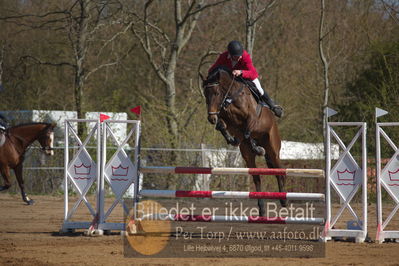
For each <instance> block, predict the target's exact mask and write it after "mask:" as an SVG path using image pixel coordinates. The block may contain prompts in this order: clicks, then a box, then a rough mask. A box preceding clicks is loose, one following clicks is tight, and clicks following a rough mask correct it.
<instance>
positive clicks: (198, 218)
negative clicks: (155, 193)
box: [140, 214, 324, 225]
mask: <svg viewBox="0 0 399 266" xmlns="http://www.w3.org/2000/svg"><path fill="white" fill-rule="evenodd" d="M140 220H142V221H143V220H147V221H148V220H154V221H155V220H156V221H158V220H162V221H176V222H238V223H257V224H318V225H323V224H324V219H323V218H293V217H285V218H284V217H272V218H270V217H262V216H222V215H184V214H147V215H144V216H143V217H142V218H141V219H140Z"/></svg>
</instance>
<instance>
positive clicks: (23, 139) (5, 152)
mask: <svg viewBox="0 0 399 266" xmlns="http://www.w3.org/2000/svg"><path fill="white" fill-rule="evenodd" d="M54 127H55V124H49V123H31V124H23V125H18V126H14V127H10V128H8V129H7V130H6V131H5V134H4V136H5V142H4V144H3V145H2V146H1V147H0V172H1V175H2V176H3V178H4V185H3V186H0V191H3V190H6V189H8V188H9V187H10V186H11V182H10V169H13V170H14V173H15V176H16V177H17V180H18V184H19V187H20V189H21V195H22V200H23V201H25V202H26V203H27V204H28V205H31V204H33V203H34V201H33V200H32V199H29V197H28V196H27V195H26V193H25V190H24V180H23V177H22V170H23V161H24V155H25V152H26V150H27V148H28V147H29V146H30V145H31V144H32V143H33V142H34V141H36V140H37V141H39V143H40V145H41V147H42V150H43V151H44V152H45V153H46V154H47V155H54V150H53V142H54Z"/></svg>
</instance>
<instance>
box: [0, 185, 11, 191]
mask: <svg viewBox="0 0 399 266" xmlns="http://www.w3.org/2000/svg"><path fill="white" fill-rule="evenodd" d="M8 188H9V187H8V186H0V191H3V190H7V189H8Z"/></svg>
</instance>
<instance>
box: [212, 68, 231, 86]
mask: <svg viewBox="0 0 399 266" xmlns="http://www.w3.org/2000/svg"><path fill="white" fill-rule="evenodd" d="M221 70H223V71H226V72H227V73H229V75H230V76H232V74H231V70H230V69H229V68H228V67H226V66H217V67H216V68H214V69H213V70H212V71H211V72H209V74H208V77H207V79H206V84H209V83H214V82H217V81H218V80H219V73H220V71H221Z"/></svg>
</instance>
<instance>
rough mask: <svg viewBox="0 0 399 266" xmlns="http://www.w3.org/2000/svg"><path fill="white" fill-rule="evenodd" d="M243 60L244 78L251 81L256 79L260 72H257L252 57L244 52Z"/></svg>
mask: <svg viewBox="0 0 399 266" xmlns="http://www.w3.org/2000/svg"><path fill="white" fill-rule="evenodd" d="M241 60H242V64H243V69H242V77H243V78H245V79H249V80H254V79H256V78H257V77H258V76H259V75H258V71H256V68H255V67H254V65H253V63H252V59H251V56H250V55H249V54H248V53H246V52H244V54H243V56H242V59H241Z"/></svg>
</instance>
